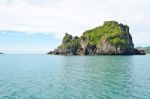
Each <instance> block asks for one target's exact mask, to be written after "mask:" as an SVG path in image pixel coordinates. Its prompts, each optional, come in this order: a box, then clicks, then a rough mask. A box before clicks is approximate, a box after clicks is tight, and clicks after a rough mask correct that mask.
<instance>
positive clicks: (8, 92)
mask: <svg viewBox="0 0 150 99" xmlns="http://www.w3.org/2000/svg"><path fill="white" fill-rule="evenodd" d="M0 99H150V55H145V56H53V55H7V54H6V55H5V54H4V55H0Z"/></svg>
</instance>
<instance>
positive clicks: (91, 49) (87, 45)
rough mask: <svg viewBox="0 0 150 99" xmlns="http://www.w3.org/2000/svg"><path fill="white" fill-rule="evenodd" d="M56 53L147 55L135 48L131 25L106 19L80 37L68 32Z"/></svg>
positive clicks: (53, 52)
mask: <svg viewBox="0 0 150 99" xmlns="http://www.w3.org/2000/svg"><path fill="white" fill-rule="evenodd" d="M48 54H54V55H145V51H144V50H138V49H136V48H134V44H133V41H132V36H131V34H130V32H129V26H127V25H123V24H122V23H118V22H116V21H105V22H104V24H103V25H102V26H98V27H95V28H93V29H90V30H87V31H85V32H84V33H83V34H82V35H81V36H80V37H78V36H75V37H73V36H72V35H70V34H68V33H66V34H65V36H64V38H63V41H62V44H61V45H60V46H58V47H57V48H56V49H54V51H50V52H48Z"/></svg>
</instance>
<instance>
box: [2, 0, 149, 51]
mask: <svg viewBox="0 0 150 99" xmlns="http://www.w3.org/2000/svg"><path fill="white" fill-rule="evenodd" d="M149 9H150V0H0V52H1V51H3V52H6V53H46V52H47V51H49V50H52V49H53V48H54V47H56V46H58V45H59V44H60V42H61V39H62V37H63V35H64V34H65V33H66V32H68V33H70V34H72V35H81V34H82V33H83V32H84V31H85V30H87V29H91V28H93V27H95V26H99V25H102V24H103V22H104V21H108V20H116V21H118V22H120V23H123V24H127V25H129V26H130V33H131V35H132V36H133V41H134V44H135V46H149V45H150V39H149V38H150V13H149Z"/></svg>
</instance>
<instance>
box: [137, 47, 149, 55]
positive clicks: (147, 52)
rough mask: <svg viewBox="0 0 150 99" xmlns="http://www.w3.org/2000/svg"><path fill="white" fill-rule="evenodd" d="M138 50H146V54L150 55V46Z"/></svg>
mask: <svg viewBox="0 0 150 99" xmlns="http://www.w3.org/2000/svg"><path fill="white" fill-rule="evenodd" d="M137 49H139V50H145V53H146V54H150V46H148V47H137Z"/></svg>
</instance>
